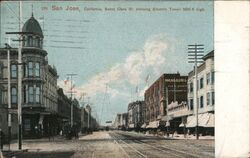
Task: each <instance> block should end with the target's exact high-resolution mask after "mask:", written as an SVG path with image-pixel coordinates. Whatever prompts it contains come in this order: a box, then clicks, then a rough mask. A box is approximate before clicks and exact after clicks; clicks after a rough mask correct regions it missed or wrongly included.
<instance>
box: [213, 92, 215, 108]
mask: <svg viewBox="0 0 250 158" xmlns="http://www.w3.org/2000/svg"><path fill="white" fill-rule="evenodd" d="M214 98H215V96H214V92H212V105H214Z"/></svg>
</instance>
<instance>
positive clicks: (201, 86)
mask: <svg viewBox="0 0 250 158" xmlns="http://www.w3.org/2000/svg"><path fill="white" fill-rule="evenodd" d="M203 80H204V79H203V77H202V78H201V79H200V89H202V88H203Z"/></svg>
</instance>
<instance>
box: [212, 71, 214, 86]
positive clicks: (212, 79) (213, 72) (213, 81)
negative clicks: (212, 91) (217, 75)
mask: <svg viewBox="0 0 250 158" xmlns="http://www.w3.org/2000/svg"><path fill="white" fill-rule="evenodd" d="M211 84H214V71H213V72H212V73H211Z"/></svg>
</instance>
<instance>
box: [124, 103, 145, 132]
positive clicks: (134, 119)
mask: <svg viewBox="0 0 250 158" xmlns="http://www.w3.org/2000/svg"><path fill="white" fill-rule="evenodd" d="M144 119H145V102H144V101H135V102H132V103H129V105H128V128H129V129H140V128H141V126H142V125H143V123H144Z"/></svg>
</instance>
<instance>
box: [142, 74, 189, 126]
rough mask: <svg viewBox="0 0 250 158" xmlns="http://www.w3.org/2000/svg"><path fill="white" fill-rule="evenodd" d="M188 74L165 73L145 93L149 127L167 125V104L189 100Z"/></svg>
mask: <svg viewBox="0 0 250 158" xmlns="http://www.w3.org/2000/svg"><path fill="white" fill-rule="evenodd" d="M187 78H188V77H187V76H181V75H180V74H179V73H176V74H163V75H162V76H161V77H160V78H159V79H157V80H156V81H155V82H154V83H153V84H152V85H151V86H150V87H149V88H148V89H147V90H146V91H145V94H144V98H145V106H146V120H145V122H146V124H147V128H157V127H159V126H165V123H166V116H167V109H166V108H167V105H168V104H170V103H172V102H178V103H181V102H186V101H187Z"/></svg>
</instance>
